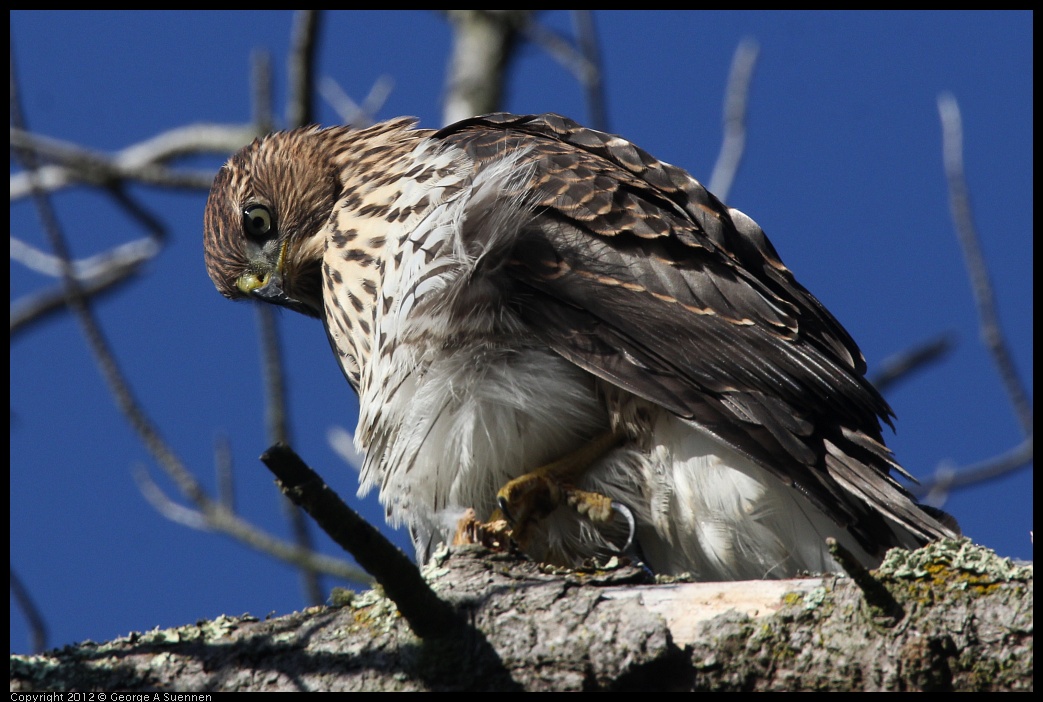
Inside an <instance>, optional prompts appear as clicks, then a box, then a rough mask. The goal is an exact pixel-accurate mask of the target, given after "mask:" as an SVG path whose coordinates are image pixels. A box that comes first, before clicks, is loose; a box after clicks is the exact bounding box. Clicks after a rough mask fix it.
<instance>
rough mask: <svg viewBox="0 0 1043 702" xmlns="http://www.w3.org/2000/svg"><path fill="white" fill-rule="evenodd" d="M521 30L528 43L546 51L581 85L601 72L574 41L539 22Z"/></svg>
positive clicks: (531, 23) (526, 25) (528, 24)
mask: <svg viewBox="0 0 1043 702" xmlns="http://www.w3.org/2000/svg"><path fill="white" fill-rule="evenodd" d="M520 30H521V33H522V36H523V37H525V40H526V41H528V42H530V43H532V44H534V45H536V46H538V47H540V48H541V49H543V50H544V51H546V52H547V53H548V54H549V55H550V57H551V58H553V59H554V60H555V61H557V62H558V63H560V64H561V65H562V67H564V68H565V70H567V71H568V72H569V73H571V74H572V75H573V76H574V77H575V78H576V80H577V81H579V82H580V83H582V84H584V85H585V84H587V83H589V82H590V80H591V75H592V74H594V73H598V72H599V70H600V69H599V67H598V65H597V64H595V63H592V62H591V60H590V58H589V57H588V56H586V55H585V54H584V53H583V51H582V50H581V49H579V48H577V47H576V46H575V45H574V44H573V42H572V41H570V40H569V39H568V38H567V37H564V36H562V35H561V34H559V33H557V32H555V31H554V30H552V29H549V28H548V27H545V26H543V25H542V24H540V23H539V22H532V21H530V22H526V23H525V24H523V25H522V26H521V27H520Z"/></svg>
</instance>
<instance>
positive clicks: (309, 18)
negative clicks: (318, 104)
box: [286, 10, 322, 129]
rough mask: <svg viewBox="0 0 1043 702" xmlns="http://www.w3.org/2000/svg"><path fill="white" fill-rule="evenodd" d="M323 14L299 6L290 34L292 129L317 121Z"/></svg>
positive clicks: (288, 108)
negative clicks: (317, 66)
mask: <svg viewBox="0 0 1043 702" xmlns="http://www.w3.org/2000/svg"><path fill="white" fill-rule="evenodd" d="M321 18H322V16H321V14H320V13H319V11H318V10H298V11H297V12H296V13H295V14H294V16H293V33H292V36H291V38H290V62H289V95H290V98H289V101H288V104H287V106H286V126H287V128H288V129H295V128H297V127H303V126H305V125H307V124H312V123H314V122H315V53H316V52H317V51H318V46H319V41H318V39H319V29H320V26H321V22H320V20H321Z"/></svg>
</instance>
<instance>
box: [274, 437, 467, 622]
mask: <svg viewBox="0 0 1043 702" xmlns="http://www.w3.org/2000/svg"><path fill="white" fill-rule="evenodd" d="M261 460H262V461H263V462H264V464H265V465H266V466H268V468H269V470H271V471H272V473H273V474H274V475H275V477H276V478H278V480H279V485H280V487H281V488H282V491H283V493H284V494H285V495H286V496H287V497H289V498H290V499H291V500H293V501H294V503H295V504H297V505H298V506H300V507H301V508H303V509H305V510H306V511H307V512H308V514H309V515H311V517H312V519H314V520H315V521H316V523H318V524H319V526H321V527H322V529H323V531H325V532H326V533H327V534H329V536H330V538H332V539H333V540H334V541H335V542H337V544H339V545H340V546H341V547H342V548H344V549H345V550H346V551H348V553H350V554H351V555H352V556H353V557H354V558H355V560H356V561H358V563H359V565H361V566H362V567H363V568H365V569H366V570H367V571H368V572H370V573H372V574H373V577H375V578H376V579H377V582H379V583H380V584H381V586H383V588H384V592H385V593H386V594H387V596H388V597H390V598H391V599H392V600H394V602H395V604H396V605H397V606H398V609H399V611H400V612H401V613H402V616H403V617H405V618H406V620H407V621H408V622H409V627H410V628H411V629H412V630H413V631H414V632H415V633H416V635H417V636H419V637H421V638H443V637H446V636H451V635H452V634H453V633H454V632H455V630H456V628H457V626H458V624H459V620H458V619H457V616H456V613H455V612H454V611H453V609H452V607H451V606H450V605H449V604H447V603H446V602H444V601H443V600H441V599H439V597H438V595H436V594H435V593H434V592H433V591H432V590H431V588H430V586H429V585H428V584H427V583H426V582H425V581H424V579H423V577H421V575H420V571H419V570H418V569H417V567H416V565H415V564H414V563H413V562H412V561H411V560H410V559H409V558H408V557H407V556H406V555H405V554H404V553H402V552H401V551H400V550H399V549H397V548H396V547H395V546H394V544H392V543H391V542H390V541H388V540H387V538H386V537H385V536H384V535H383V534H381V533H380V532H379V531H378V530H377V529H376V528H375V527H374V526H373V525H371V524H370V523H369V522H367V521H366V520H365V519H363V518H362V517H361V516H359V515H358V513H357V512H355V511H354V510H352V509H351V508H350V507H348V506H347V505H346V504H344V502H343V501H342V500H341V499H340V497H338V496H337V494H336V493H335V492H334V491H333V490H331V489H330V488H329V487H328V486H327V485H326V483H325V482H324V481H323V480H322V478H321V477H319V475H317V474H316V473H315V472H314V471H313V470H312V469H311V468H309V467H308V466H307V465H306V464H305V463H304V461H302V460H301V458H300V457H299V456H298V455H297V454H296V453H294V452H293V451H292V450H291V449H290V448H289V447H288V446H285V445H275V446H272V447H271V448H270V449H268V450H267V451H266V452H265V453H264V455H263V456H261Z"/></svg>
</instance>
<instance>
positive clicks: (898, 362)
mask: <svg viewBox="0 0 1043 702" xmlns="http://www.w3.org/2000/svg"><path fill="white" fill-rule="evenodd" d="M955 346H956V340H955V335H954V334H951V333H948V334H939V335H938V336H936V337H934V338H933V339H928V340H927V341H925V342H923V343H920V344H916V345H915V346H912V347H911V348H908V349H906V350H905V351H902V352H900V353H896V354H894V355H893V356H889V357H888V358H885V359H884V360H883V362H882V363H881V364H880V367H879V369H877V371H876V373H874V374H873V375H871V376H869V382H870V383H872V384H873V385H874V386H875V387H876V389H877V390H879V391H880V392H884V390H886V389H889V388H891V387H892V386H894V385H896V384H897V383H898V382H899V381H901V380H905V379H906V378H908V377H909V376H910V375H912V374H913V373H914V372H916V371H918V370H920V369H922V368H924V367H925V366H928V365H930V364H932V363H938V362H939V361H941V360H942V359H943V358H944V357H945V356H947V355H949V352H950V351H952V350H953V347H955Z"/></svg>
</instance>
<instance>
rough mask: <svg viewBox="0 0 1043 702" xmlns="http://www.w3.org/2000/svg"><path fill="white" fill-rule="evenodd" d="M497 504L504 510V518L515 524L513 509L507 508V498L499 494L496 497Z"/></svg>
mask: <svg viewBox="0 0 1043 702" xmlns="http://www.w3.org/2000/svg"><path fill="white" fill-rule="evenodd" d="M496 506H497V507H499V508H500V511H501V512H503V518H504V519H506V520H507V523H508V524H514V517H512V516H511V511H510V510H509V509H507V498H506V497H503V496H498V497H497V498H496Z"/></svg>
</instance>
